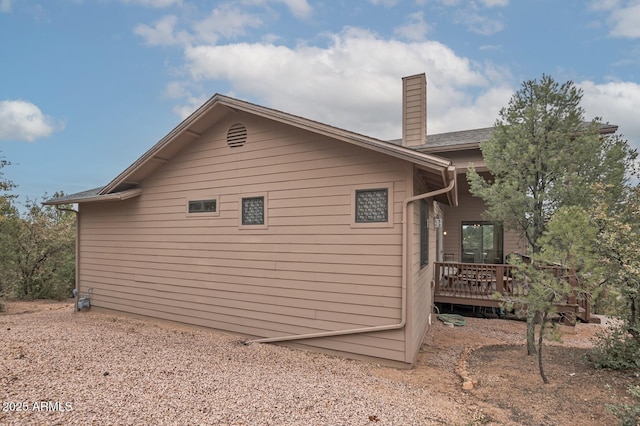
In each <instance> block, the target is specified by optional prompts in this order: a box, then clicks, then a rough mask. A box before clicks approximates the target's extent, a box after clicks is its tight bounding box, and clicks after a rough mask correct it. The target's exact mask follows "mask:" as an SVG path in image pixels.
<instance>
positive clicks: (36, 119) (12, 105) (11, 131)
mask: <svg viewBox="0 0 640 426" xmlns="http://www.w3.org/2000/svg"><path fill="white" fill-rule="evenodd" d="M62 127H64V126H62V125H57V124H56V123H55V122H54V120H53V119H52V118H51V117H48V116H46V115H44V114H43V113H42V111H40V108H38V107H37V106H36V105H34V104H32V103H31V102H27V101H23V100H7V101H0V140H20V141H28V142H33V141H35V140H36V139H41V138H46V137H48V136H51V134H52V133H53V132H54V131H56V130H60V129H61V128H62Z"/></svg>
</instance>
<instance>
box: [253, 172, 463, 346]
mask: <svg viewBox="0 0 640 426" xmlns="http://www.w3.org/2000/svg"><path fill="white" fill-rule="evenodd" d="M455 184H456V179H455V176H454V178H453V179H452V180H451V182H449V185H447V186H446V187H445V188H442V189H438V190H436V191H431V192H427V193H425V194H420V195H415V196H413V197H409V198H407V199H405V200H404V202H403V203H402V293H401V295H402V296H401V301H400V303H401V309H402V315H401V318H400V322H399V323H397V324H389V325H376V326H372V327H362V328H352V329H349V330H334V331H321V332H318V333H309V334H297V335H290V336H281V337H266V338H262V339H254V340H249V341H247V342H246V344H250V343H275V342H286V341H291V340H303V339H314V338H319V337H333V336H344V335H347V334H360V333H371V332H377V331H386V330H397V329H400V328H403V327H404V326H405V324H406V323H407V280H408V277H407V264H408V259H407V258H408V255H407V239H408V237H407V234H408V231H407V227H408V224H409V220H408V218H407V212H408V208H407V207H408V205H409V203H411V202H413V201H416V200H421V199H423V198H430V197H435V196H436V195H440V194H445V193H447V192H449V191H451V190H452V189H453V188H454V186H455Z"/></svg>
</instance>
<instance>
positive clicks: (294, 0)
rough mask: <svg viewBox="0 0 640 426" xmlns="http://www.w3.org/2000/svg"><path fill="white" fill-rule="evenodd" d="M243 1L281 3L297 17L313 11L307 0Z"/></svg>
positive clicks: (305, 15) (261, 3)
mask: <svg viewBox="0 0 640 426" xmlns="http://www.w3.org/2000/svg"><path fill="white" fill-rule="evenodd" d="M243 3H247V4H257V5H266V4H268V3H281V4H284V5H285V6H286V7H287V8H289V10H290V11H291V13H292V14H293V15H294V16H296V17H298V18H308V17H310V16H311V14H312V13H313V8H312V7H311V5H310V4H309V2H308V1H307V0H243Z"/></svg>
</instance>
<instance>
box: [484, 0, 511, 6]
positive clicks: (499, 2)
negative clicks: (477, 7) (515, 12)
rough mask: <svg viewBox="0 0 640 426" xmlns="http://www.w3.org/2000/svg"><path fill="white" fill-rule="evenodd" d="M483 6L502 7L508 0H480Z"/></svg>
mask: <svg viewBox="0 0 640 426" xmlns="http://www.w3.org/2000/svg"><path fill="white" fill-rule="evenodd" d="M480 3H482V4H483V5H484V7H504V6H507V5H508V4H509V0H480Z"/></svg>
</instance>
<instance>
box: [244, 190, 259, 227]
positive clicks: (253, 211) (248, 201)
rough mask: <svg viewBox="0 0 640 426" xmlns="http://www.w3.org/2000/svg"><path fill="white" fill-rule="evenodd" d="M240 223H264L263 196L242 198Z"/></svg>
mask: <svg viewBox="0 0 640 426" xmlns="http://www.w3.org/2000/svg"><path fill="white" fill-rule="evenodd" d="M242 224H243V225H264V197H250V198H243V199H242Z"/></svg>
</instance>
